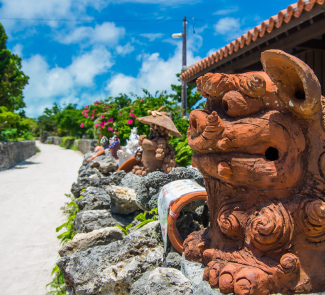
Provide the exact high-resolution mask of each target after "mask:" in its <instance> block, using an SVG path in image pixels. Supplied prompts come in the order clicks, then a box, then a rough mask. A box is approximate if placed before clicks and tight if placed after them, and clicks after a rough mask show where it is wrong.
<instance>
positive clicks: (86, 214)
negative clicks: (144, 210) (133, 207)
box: [73, 210, 134, 233]
mask: <svg viewBox="0 0 325 295" xmlns="http://www.w3.org/2000/svg"><path fill="white" fill-rule="evenodd" d="M133 218H134V215H132V214H129V215H123V216H122V215H119V214H114V213H111V212H110V211H108V210H87V211H81V212H78V213H77V216H76V218H75V220H74V224H73V228H74V230H75V231H76V232H77V233H88V232H91V231H93V230H95V229H100V228H104V227H109V226H115V225H116V224H117V225H120V226H123V227H124V226H126V225H128V224H129V223H131V222H132V221H133Z"/></svg>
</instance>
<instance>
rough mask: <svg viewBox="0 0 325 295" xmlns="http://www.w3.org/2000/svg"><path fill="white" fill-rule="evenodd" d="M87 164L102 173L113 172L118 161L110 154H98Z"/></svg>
mask: <svg viewBox="0 0 325 295" xmlns="http://www.w3.org/2000/svg"><path fill="white" fill-rule="evenodd" d="M89 164H90V167H91V168H97V169H98V170H99V171H100V172H102V173H104V174H106V173H109V172H114V171H116V170H117V168H118V163H117V161H116V159H115V158H114V157H113V156H112V155H105V156H98V157H96V158H95V159H93V160H91V161H90V162H89Z"/></svg>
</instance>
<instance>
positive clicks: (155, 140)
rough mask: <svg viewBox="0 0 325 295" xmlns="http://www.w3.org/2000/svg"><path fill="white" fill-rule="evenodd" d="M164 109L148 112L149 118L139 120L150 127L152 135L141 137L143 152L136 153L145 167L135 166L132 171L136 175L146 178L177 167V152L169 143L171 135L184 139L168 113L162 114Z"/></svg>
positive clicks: (136, 156) (140, 142)
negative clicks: (147, 175)
mask: <svg viewBox="0 0 325 295" xmlns="http://www.w3.org/2000/svg"><path fill="white" fill-rule="evenodd" d="M163 108H164V107H161V108H159V109H158V110H157V111H148V113H149V116H146V117H141V118H137V120H138V121H139V122H141V123H143V124H148V125H150V134H149V137H148V138H147V136H146V135H140V137H139V145H140V147H141V148H142V150H138V151H137V152H136V153H135V158H136V160H139V161H141V163H142V165H143V166H138V165H137V166H134V168H133V169H132V172H133V173H134V174H137V175H142V176H144V175H146V174H147V173H148V172H153V171H156V170H160V169H162V170H163V171H164V172H165V173H169V172H170V171H171V170H172V169H173V167H175V166H176V162H175V151H174V149H173V148H172V146H171V145H170V144H169V143H168V141H169V140H170V137H169V134H171V135H173V136H177V137H182V135H181V134H180V133H179V131H178V130H177V128H176V126H175V125H174V123H173V121H172V120H171V119H170V118H169V117H168V115H167V113H165V112H161V110H162V109H163Z"/></svg>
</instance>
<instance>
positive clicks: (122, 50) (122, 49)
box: [116, 43, 135, 56]
mask: <svg viewBox="0 0 325 295" xmlns="http://www.w3.org/2000/svg"><path fill="white" fill-rule="evenodd" d="M134 49H135V48H134V47H133V46H132V45H131V44H130V43H127V44H125V45H124V46H121V45H118V46H116V53H117V54H119V55H122V56H124V55H127V54H129V53H131V52H133V51H134Z"/></svg>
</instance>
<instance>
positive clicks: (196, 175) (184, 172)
mask: <svg viewBox="0 0 325 295" xmlns="http://www.w3.org/2000/svg"><path fill="white" fill-rule="evenodd" d="M169 176H170V177H171V178H172V181H174V180H178V179H192V180H194V181H196V182H197V183H198V184H199V185H201V186H203V187H204V186H205V185H204V180H203V176H202V174H201V173H200V172H199V170H197V169H195V168H185V167H176V168H173V170H172V171H171V172H170V173H169Z"/></svg>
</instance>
